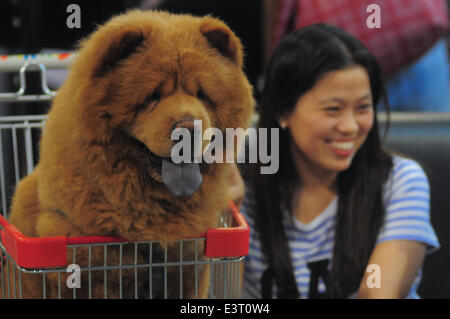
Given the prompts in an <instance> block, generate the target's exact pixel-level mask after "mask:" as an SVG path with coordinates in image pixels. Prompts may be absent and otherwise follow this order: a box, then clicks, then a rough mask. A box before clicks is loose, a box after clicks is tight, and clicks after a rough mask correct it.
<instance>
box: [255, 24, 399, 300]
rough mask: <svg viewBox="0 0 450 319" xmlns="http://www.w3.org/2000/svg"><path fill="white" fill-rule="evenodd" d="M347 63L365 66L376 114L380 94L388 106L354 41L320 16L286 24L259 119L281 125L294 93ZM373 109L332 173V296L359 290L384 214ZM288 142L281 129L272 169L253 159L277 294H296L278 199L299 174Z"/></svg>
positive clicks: (384, 171) (260, 227)
mask: <svg viewBox="0 0 450 319" xmlns="http://www.w3.org/2000/svg"><path fill="white" fill-rule="evenodd" d="M353 65H359V66H362V67H364V68H365V69H366V70H367V72H368V75H369V79H370V86H371V91H372V96H373V106H374V111H375V112H374V114H376V106H377V105H378V102H379V101H380V99H381V98H384V99H385V104H386V108H387V109H388V107H387V105H388V103H387V99H386V94H385V89H384V85H383V80H382V75H381V71H380V67H379V65H378V63H377V61H376V60H375V58H374V57H373V56H372V54H370V53H369V51H368V50H367V49H366V48H365V47H364V45H363V44H362V43H361V42H360V41H358V40H357V39H355V38H354V37H352V36H350V35H349V34H348V33H347V32H345V31H344V30H342V29H340V28H338V27H335V26H331V25H328V24H324V23H319V24H315V25H311V26H308V27H305V28H302V29H299V30H296V31H294V32H292V33H291V34H289V35H288V36H286V37H285V38H284V39H283V41H282V42H281V43H280V44H279V45H278V47H277V48H276V49H275V51H274V52H273V55H272V57H271V59H270V62H269V64H268V68H267V71H266V78H265V84H264V91H263V94H262V103H261V107H260V110H259V116H260V117H259V124H258V127H259V128H268V130H267V131H268V132H269V133H270V131H271V130H270V128H280V127H279V124H278V119H280V117H281V115H286V114H289V113H290V112H291V111H293V109H294V107H295V105H296V103H297V101H298V99H299V98H300V97H301V96H302V95H303V94H305V93H306V92H307V91H308V90H310V89H311V88H312V87H313V86H314V85H315V83H316V82H317V81H318V79H319V78H320V77H321V76H323V75H324V74H325V73H327V72H329V71H335V70H342V69H345V68H348V67H350V66H353ZM374 117H375V118H374V125H373V128H372V130H371V131H370V132H369V134H368V136H367V139H366V141H365V142H364V144H363V145H362V146H361V148H360V149H359V150H358V152H357V154H356V155H355V157H354V159H353V162H352V164H351V166H350V167H349V169H347V170H346V171H343V172H341V173H340V174H339V176H338V181H337V184H338V211H337V217H336V218H337V220H336V229H335V239H334V249H333V257H332V261H331V272H330V278H329V280H328V281H329V282H328V283H329V287H328V288H329V289H328V295H327V297H330V298H344V297H347V296H348V295H349V294H351V293H353V292H355V291H357V290H358V288H359V285H360V282H361V280H362V278H363V276H364V272H365V268H366V267H367V263H368V260H369V257H370V254H371V252H372V250H373V248H374V246H375V243H376V239H377V235H378V233H379V230H380V227H381V225H382V223H383V219H384V216H385V209H384V205H383V199H382V186H383V184H384V182H385V181H386V179H387V177H388V174H389V172H390V170H391V168H392V157H391V156H390V155H389V154H388V153H387V152H386V151H384V150H383V147H382V143H381V139H380V135H379V131H378V130H379V128H378V122H377V119H376V115H375V116H374ZM268 141H271V137H270V136H269V138H268ZM290 142H291V136H290V133H289V130H281V129H280V140H279V143H280V144H279V150H280V156H279V158H280V165H279V170H278V172H277V173H276V174H271V175H262V174H260V172H259V168H258V167H256V168H255V170H254V171H253V175H252V177H253V187H254V191H255V198H256V202H257V203H256V211H255V216H254V218H255V225H256V228H257V231H258V232H259V234H260V239H261V246H262V247H263V252H264V254H265V256H266V257H267V259H268V262H269V268H268V269H267V270H266V271H265V272H264V273H263V280H262V281H263V282H266V283H267V282H269V283H271V282H272V278H273V279H274V280H275V284H276V286H277V297H278V298H297V297H299V291H298V289H297V285H296V282H295V278H294V275H293V267H292V261H291V258H290V250H289V246H288V242H287V239H286V235H285V232H284V227H283V224H282V218H283V217H282V209H281V207H280V206H284V207H290V205H291V199H292V196H293V190H294V187H295V185H298V183H299V180H300V177H299V176H298V174H297V171H296V169H295V167H294V163H293V157H292V154H291V151H290V147H289V144H290ZM268 149H269V150H270V149H273V148H272V147H271V146H269V148H268ZM270 285H271V284H270ZM264 286H265V287H264ZM264 290H266V291H264ZM270 293H271V290H270V289H269V290H268V289H267V284H266V285H263V297H271V296H270Z"/></svg>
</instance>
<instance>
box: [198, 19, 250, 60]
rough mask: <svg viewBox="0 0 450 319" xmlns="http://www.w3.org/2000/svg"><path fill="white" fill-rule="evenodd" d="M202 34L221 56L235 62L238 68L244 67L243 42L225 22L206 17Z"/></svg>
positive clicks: (201, 29) (201, 28)
mask: <svg viewBox="0 0 450 319" xmlns="http://www.w3.org/2000/svg"><path fill="white" fill-rule="evenodd" d="M200 32H201V33H202V34H203V35H204V36H205V37H206V39H207V40H208V42H209V43H210V44H211V45H212V46H213V47H214V48H216V49H217V50H218V51H219V52H220V54H222V55H223V56H225V57H226V58H228V59H230V60H231V61H233V62H234V63H235V64H236V65H237V66H239V67H242V64H243V52H242V44H241V41H240V40H239V38H238V37H237V36H236V35H235V34H234V32H233V31H231V29H230V28H229V27H228V26H227V25H226V24H225V23H224V22H222V21H220V20H218V19H215V18H212V17H205V18H203V19H202V24H201V26H200Z"/></svg>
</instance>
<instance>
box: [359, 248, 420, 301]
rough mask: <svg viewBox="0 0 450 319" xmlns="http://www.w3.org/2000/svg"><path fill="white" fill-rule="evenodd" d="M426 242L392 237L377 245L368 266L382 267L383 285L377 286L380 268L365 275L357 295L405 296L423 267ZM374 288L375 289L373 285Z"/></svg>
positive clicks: (375, 296)
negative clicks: (376, 281) (375, 282)
mask: <svg viewBox="0 0 450 319" xmlns="http://www.w3.org/2000/svg"><path fill="white" fill-rule="evenodd" d="M425 252H426V245H425V244H424V243H421V242H418V241H411V240H390V241H385V242H382V243H380V244H378V245H376V246H375V249H374V251H373V252H372V255H371V257H370V259H369V265H372V264H375V265H377V266H379V268H378V269H379V274H378V275H379V276H380V277H379V278H380V287H379V288H377V287H374V281H373V279H374V278H375V277H374V276H376V275H377V268H376V267H374V269H375V270H371V272H367V271H366V273H365V274H364V277H363V280H362V281H361V285H360V289H359V292H358V295H357V298H405V297H406V296H407V295H408V292H409V290H410V289H411V286H412V284H413V282H414V279H415V278H416V276H417V273H418V271H419V269H420V268H421V266H422V263H423V260H424V258H425ZM371 287H372V288H371Z"/></svg>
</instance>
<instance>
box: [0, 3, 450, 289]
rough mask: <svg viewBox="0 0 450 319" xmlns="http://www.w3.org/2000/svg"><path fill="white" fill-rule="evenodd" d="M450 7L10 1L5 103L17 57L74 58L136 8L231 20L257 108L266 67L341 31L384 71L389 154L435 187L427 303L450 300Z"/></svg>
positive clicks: (9, 107) (52, 80)
mask: <svg viewBox="0 0 450 319" xmlns="http://www.w3.org/2000/svg"><path fill="white" fill-rule="evenodd" d="M70 4H77V5H78V6H79V7H80V10H81V27H80V28H73V29H70V28H68V27H67V24H66V22H67V18H68V16H69V15H70V14H71V13H70V12H67V7H68V6H69V5H70ZM368 4H378V5H379V7H380V9H381V15H380V19H381V20H380V21H381V28H379V29H377V28H375V29H370V28H368V26H367V24H366V20H367V18H368V17H369V16H370V15H371V12H367V11H366V8H367V5H368ZM448 7H449V3H448V1H447V0H372V1H368V0H367V1H366V0H337V1H329V0H0V95H1V93H4V92H16V91H17V90H18V89H19V86H20V77H19V70H18V68H17V69H11V68H8V67H4V66H5V65H6V64H5V63H4V62H5V61H8V59H9V60H11V58H9V57H10V56H12V55H13V56H14V57H15V58H16V59H23V61H24V62H25V58H26V56H21V54H37V53H64V52H70V51H73V50H74V48H75V46H76V43H77V41H79V40H80V39H82V38H83V37H85V36H87V35H88V34H89V33H91V32H92V31H93V30H94V29H95V28H96V26H97V25H99V24H102V23H104V22H105V21H106V20H108V19H109V18H110V17H111V16H113V15H115V14H118V13H121V12H123V11H125V10H127V9H130V8H141V9H146V10H151V9H162V10H167V11H170V12H174V13H191V14H194V15H205V14H211V15H213V16H215V17H218V18H221V19H222V20H224V21H225V22H226V23H227V24H228V25H229V26H230V27H231V29H233V30H234V31H235V33H236V34H237V35H238V36H239V37H240V38H241V40H242V43H243V45H244V48H245V66H244V68H245V72H246V74H247V76H248V77H249V80H250V82H251V83H252V84H253V86H254V88H255V96H256V98H257V99H258V98H259V96H260V92H261V88H262V85H263V75H264V68H265V64H266V63H267V61H268V59H269V57H270V54H271V52H272V50H273V48H274V46H276V44H277V43H278V42H279V41H280V40H281V39H282V38H283V36H284V35H285V34H287V33H288V32H290V31H291V30H294V29H296V28H300V27H302V26H304V25H307V24H310V23H314V22H319V21H324V22H328V23H333V24H336V25H338V26H341V27H343V28H344V29H346V30H347V31H348V32H350V33H352V34H353V35H355V36H357V37H358V38H359V39H360V40H361V41H362V42H363V43H364V44H365V45H366V46H367V47H368V48H369V50H371V51H372V53H374V55H375V56H376V57H377V58H378V60H379V62H380V64H381V66H382V69H383V74H384V76H385V81H386V84H387V91H388V98H389V102H390V109H391V111H392V112H393V114H392V119H391V124H390V127H391V130H390V133H389V135H388V136H387V140H386V145H387V147H389V148H391V149H393V150H395V151H398V152H402V153H404V154H407V155H410V156H412V157H414V158H415V159H417V160H418V161H419V162H420V163H421V164H422V165H423V166H424V168H425V169H426V171H427V173H428V176H429V179H430V185H431V198H432V199H431V219H432V224H433V225H434V227H435V229H436V233H437V235H438V238H439V240H440V242H441V246H442V247H441V249H440V250H439V251H438V252H436V253H434V254H432V255H430V256H429V257H428V258H427V260H426V263H425V267H424V277H423V281H422V285H421V288H420V291H419V293H420V294H421V296H422V297H424V298H450V272H449V271H448V269H450V249H449V247H450V246H449V245H450V167H449V163H450V103H449V100H450V98H449V70H450V67H449V62H448V56H449V43H450V41H449V39H450V33H449V31H448ZM16 55H20V56H16ZM2 63H3V64H2ZM2 65H3V67H2ZM66 76H67V72H66V71H65V70H49V71H48V72H47V81H48V85H49V87H50V88H51V89H53V90H57V89H58V87H59V86H60V85H61V83H63V81H64V79H65V77H66ZM26 84H27V87H26V92H27V94H41V92H42V88H41V84H42V83H41V79H40V74H39V72H27V74H26ZM50 103H51V102H50V101H44V102H42V101H40V102H37V101H22V102H18V103H17V101H16V102H14V103H12V102H5V101H3V102H2V101H0V118H1V117H3V116H9V115H27V114H45V113H46V112H47V111H48V108H49V106H50ZM383 107H384V106H381V108H382V109H383ZM380 121H381V124H382V125H381V126H382V128H384V127H385V126H386V121H385V118H384V117H383V116H382V117H381V118H380ZM36 140H37V139H36ZM0 142H1V141H0ZM0 151H1V149H0ZM6 170H7V168H6ZM5 174H6V173H5ZM12 189H13V186H11V190H12Z"/></svg>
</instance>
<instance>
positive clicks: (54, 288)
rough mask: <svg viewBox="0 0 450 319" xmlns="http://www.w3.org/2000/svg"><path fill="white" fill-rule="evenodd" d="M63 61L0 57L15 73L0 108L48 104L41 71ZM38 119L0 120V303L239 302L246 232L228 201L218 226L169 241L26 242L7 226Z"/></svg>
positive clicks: (30, 159) (31, 162)
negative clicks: (30, 91) (28, 81)
mask: <svg viewBox="0 0 450 319" xmlns="http://www.w3.org/2000/svg"><path fill="white" fill-rule="evenodd" d="M62 57H63V58H62V59H61V55H53V56H51V55H45V56H14V57H11V58H9V57H8V56H0V72H1V71H5V70H7V71H12V70H14V69H15V68H20V89H19V91H17V92H14V93H0V102H17V101H49V100H51V99H52V98H53V96H54V94H55V92H53V91H51V90H50V89H48V87H47V83H46V78H45V73H46V70H47V67H48V66H50V67H66V66H67V65H69V64H70V62H71V59H72V56H71V55H70V54H69V55H63V56H62ZM20 59H22V63H20V61H18V60H20ZM8 60H10V62H11V61H12V62H11V63H9V64H8V63H7V62H8ZM29 70H38V71H40V72H41V81H42V83H41V84H42V90H43V94H39V95H32V96H30V95H26V94H24V92H25V87H26V86H25V73H26V72H27V71H29ZM45 119H46V116H45V115H31V116H3V117H0V191H1V197H0V200H1V209H2V214H0V264H1V267H0V281H1V287H0V289H1V290H0V298H3V299H10V298H11V299H16V298H19V299H22V298H28V297H29V296H30V294H29V292H30V291H31V292H32V294H31V295H32V296H33V297H36V296H38V297H39V298H105V299H107V298H150V299H154V298H198V297H204V295H202V291H203V290H202V289H204V288H205V287H208V288H207V289H208V290H207V297H208V298H237V297H239V294H240V292H239V286H240V280H241V278H240V268H241V261H242V260H243V258H244V257H243V256H245V255H247V253H248V242H249V227H248V225H247V223H246V221H245V219H244V217H243V216H242V215H241V214H240V213H239V211H238V209H237V208H236V207H235V206H234V204H233V203H232V202H230V205H229V210H227V211H225V212H220V213H219V216H218V220H219V224H218V225H217V228H214V229H209V230H207V231H206V232H205V233H203V234H199V236H198V237H197V238H186V239H181V240H178V241H176V242H159V241H158V242H156V241H145V242H130V241H128V240H126V239H123V238H117V237H49V238H30V237H27V236H24V235H23V234H21V233H20V232H19V231H18V230H17V229H16V228H15V227H14V225H11V224H9V223H8V221H7V217H8V207H9V200H10V197H11V194H12V189H13V186H14V184H16V183H17V182H18V181H19V180H20V179H21V178H23V177H24V176H25V175H27V174H29V173H31V172H32V171H33V168H34V166H35V164H36V162H37V155H36V154H37V152H36V147H35V145H37V141H38V140H39V138H40V132H41V129H42V128H43V126H44V125H45ZM2 215H3V216H2ZM208 272H209V274H208ZM205 274H207V275H205ZM205 281H207V282H206V283H205Z"/></svg>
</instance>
